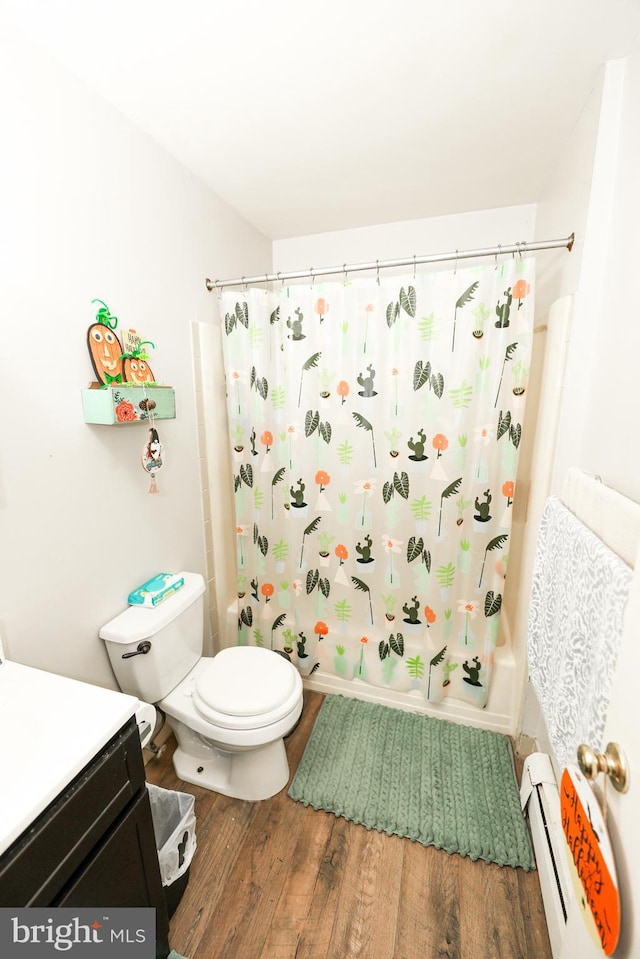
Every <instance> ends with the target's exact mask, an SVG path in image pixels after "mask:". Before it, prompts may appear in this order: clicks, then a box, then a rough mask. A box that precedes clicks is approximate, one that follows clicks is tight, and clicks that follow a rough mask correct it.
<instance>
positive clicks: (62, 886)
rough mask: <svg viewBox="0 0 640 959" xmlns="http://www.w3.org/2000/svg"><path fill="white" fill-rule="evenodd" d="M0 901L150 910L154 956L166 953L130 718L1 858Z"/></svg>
mask: <svg viewBox="0 0 640 959" xmlns="http://www.w3.org/2000/svg"><path fill="white" fill-rule="evenodd" d="M25 801H26V797H25ZM0 906H66V907H82V906H95V907H101V908H109V907H110V908H117V907H127V906H128V907H135V906H146V907H152V908H154V909H155V910H156V956H157V957H158V959H165V957H166V956H168V954H169V945H168V937H169V920H168V916H167V908H166V904H165V898H164V893H163V888H162V880H161V878H160V867H159V864H158V853H157V850H156V843H155V838H154V832H153V822H152V818H151V807H150V804H149V796H148V793H147V788H146V784H145V776H144V763H143V759H142V749H141V746H140V737H139V734H138V727H137V725H136V722H135V718H134V717H132V718H131V720H130V721H129V722H128V723H126V724H125V725H124V726H123V727H122V729H121V730H120V731H119V732H118V733H117V734H116V735H115V736H114V737H113V738H112V739H111V740H110V741H109V742H108V743H107V744H106V746H104V748H103V749H102V750H101V751H100V752H99V753H98V754H97V755H96V756H95V757H94V758H93V759H92V761H91V762H90V763H89V764H88V765H87V766H85V768H84V769H83V770H82V772H81V773H80V774H79V775H78V776H76V778H75V779H74V780H73V781H72V782H71V783H70V784H69V785H68V786H67V787H66V789H64V790H63V791H62V792H61V793H60V795H59V796H58V797H57V798H56V799H55V800H54V801H53V802H52V803H51V804H50V805H49V806H48V808H47V809H45V810H44V812H42V813H41V815H40V816H38V818H37V819H35V820H34V822H33V823H32V824H31V826H30V827H29V828H28V829H26V830H25V832H24V833H23V834H22V835H21V836H20V837H19V838H18V839H17V840H16V841H15V842H14V843H13V844H12V845H11V846H10V847H9V848H8V849H7V850H6V852H5V853H4V854H3V855H2V856H0Z"/></svg>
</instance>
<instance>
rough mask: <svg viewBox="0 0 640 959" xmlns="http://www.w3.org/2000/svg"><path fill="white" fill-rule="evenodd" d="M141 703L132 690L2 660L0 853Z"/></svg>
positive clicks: (0, 700) (0, 692)
mask: <svg viewBox="0 0 640 959" xmlns="http://www.w3.org/2000/svg"><path fill="white" fill-rule="evenodd" d="M138 706H139V703H138V700H137V699H136V698H135V696H126V695H125V694H124V693H119V692H114V691H113V690H111V689H103V688H102V687H101V686H92V685H91V684H89V683H82V682H78V680H75V679H67V678H66V677H64V676H57V675H56V674H54V673H47V672H44V671H43V670H40V669H33V668H32V667H31V666H23V665H21V664H20V663H12V662H8V661H7V660H4V661H3V662H1V663H0V854H1V853H3V852H4V851H5V850H6V849H7V848H8V847H9V846H10V845H11V843H13V842H14V841H15V840H16V839H17V838H18V836H20V835H21V833H22V832H24V830H25V829H26V828H27V827H28V826H29V825H30V824H31V823H32V822H33V820H34V819H35V818H36V817H37V816H38V815H40V813H41V812H42V811H43V810H44V809H46V807H47V806H48V805H49V803H50V802H52V800H54V799H55V798H56V796H57V795H58V793H60V792H61V791H62V790H63V789H64V788H65V786H67V785H68V784H69V783H70V782H71V780H72V779H74V778H75V776H77V774H78V773H79V772H80V771H81V770H82V769H83V768H84V767H85V766H86V765H87V763H88V762H90V761H91V759H92V758H93V757H94V755H95V754H96V753H97V752H98V751H99V750H100V749H101V748H102V747H103V746H104V745H105V744H106V743H108V742H109V740H110V739H111V737H112V736H114V735H115V734H116V733H117V732H118V730H119V729H120V728H121V726H122V725H123V724H124V723H126V721H127V720H128V719H129V718H130V717H131V716H132V715H134V713H135V711H136V709H137V707H138Z"/></svg>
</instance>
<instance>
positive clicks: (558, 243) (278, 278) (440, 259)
mask: <svg viewBox="0 0 640 959" xmlns="http://www.w3.org/2000/svg"><path fill="white" fill-rule="evenodd" d="M574 240H575V233H572V234H571V235H570V236H567V237H563V238H562V239H561V240H539V241H537V242H534V243H529V242H526V241H522V242H520V243H513V244H511V245H510V246H491V247H486V248H485V249H481V250H454V252H453V253H433V254H431V255H428V256H408V257H405V258H404V259H401V260H375V262H373V263H352V264H350V265H349V264H347V263H343V264H342V266H325V267H322V268H321V269H319V270H315V269H314V268H313V267H310V268H309V269H308V270H301V271H299V272H295V273H262V274H261V275H260V276H242V277H240V278H237V279H235V280H210V279H209V278H208V277H207V279H206V280H205V286H206V288H207V290H208V291H209V293H211V292H212V291H213V290H218V291H220V290H222V289H223V288H224V287H226V286H247V285H248V284H249V283H275V282H282V283H284V281H285V280H297V279H301V278H304V277H309V278H310V279H311V280H315V278H316V277H317V276H330V275H332V274H338V273H344V274H345V276H346V275H347V273H357V272H359V271H361V270H376V271H377V270H384V269H389V268H390V267H395V266H414V267H415V266H420V265H421V264H423V263H444V262H445V261H447V260H455V261H456V262H457V261H458V260H468V259H472V258H474V257H479V256H495V257H498V256H502V254H503V253H518V254H519V255H521V256H522V255H523V254H526V253H533V252H535V251H537V250H557V249H561V248H566V249H567V250H569V251H571V249H572V247H573V242H574Z"/></svg>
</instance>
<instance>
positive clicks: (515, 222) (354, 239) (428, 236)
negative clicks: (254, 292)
mask: <svg viewBox="0 0 640 959" xmlns="http://www.w3.org/2000/svg"><path fill="white" fill-rule="evenodd" d="M535 212H536V211H535V206H534V205H533V204H528V205H523V206H513V207H503V208H501V209H499V210H480V211H478V212H475V213H463V214H455V215H452V216H438V217H431V218H429V219H421V220H404V221H401V222H398V223H382V224H379V225H377V226H370V227H362V228H357V229H352V230H339V231H335V232H332V233H316V234H314V235H313V236H299V237H294V238H292V239H287V240H276V241H275V243H274V244H273V268H274V272H276V273H277V272H286V271H298V270H308V269H309V268H310V267H314V268H317V267H321V266H336V265H338V266H340V265H341V264H343V263H347V264H349V263H374V262H375V261H376V260H395V259H402V258H404V257H412V256H414V255H415V256H420V255H427V254H431V253H449V252H453V251H454V250H465V249H468V250H473V249H478V248H479V247H487V246H497V245H498V244H505V243H514V242H517V241H520V240H526V239H531V238H532V236H533V229H534V223H535ZM461 263H462V261H461ZM450 265H452V264H450ZM439 268H440V269H442V267H441V266H440V267H439ZM407 269H410V268H404V270H403V272H407ZM420 269H424V267H421V268H420ZM327 279H329V280H336V279H339V277H328V278H327Z"/></svg>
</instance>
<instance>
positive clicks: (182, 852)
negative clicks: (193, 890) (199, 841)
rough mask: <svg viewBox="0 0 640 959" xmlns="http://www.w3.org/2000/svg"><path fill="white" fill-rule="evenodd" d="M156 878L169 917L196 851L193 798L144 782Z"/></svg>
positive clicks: (175, 907) (180, 893) (181, 891)
mask: <svg viewBox="0 0 640 959" xmlns="http://www.w3.org/2000/svg"><path fill="white" fill-rule="evenodd" d="M147 791H148V793H149V802H150V803H151V817H152V820H153V832H154V834H155V839H156V849H157V850H158V861H159V863H160V876H161V878H162V888H163V891H164V897H165V901H166V903H167V912H168V913H169V918H171V916H172V915H173V914H174V912H175V911H176V909H177V908H178V905H179V903H180V900H181V899H182V896H183V894H184V891H185V889H186V888H187V884H188V882H189V869H190V867H191V860H192V859H193V854H194V852H195V850H196V815H195V803H196V800H195V796H192V795H190V793H181V792H177V791H176V790H175V789H163V788H162V787H161V786H154V785H153V784H152V783H147Z"/></svg>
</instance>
